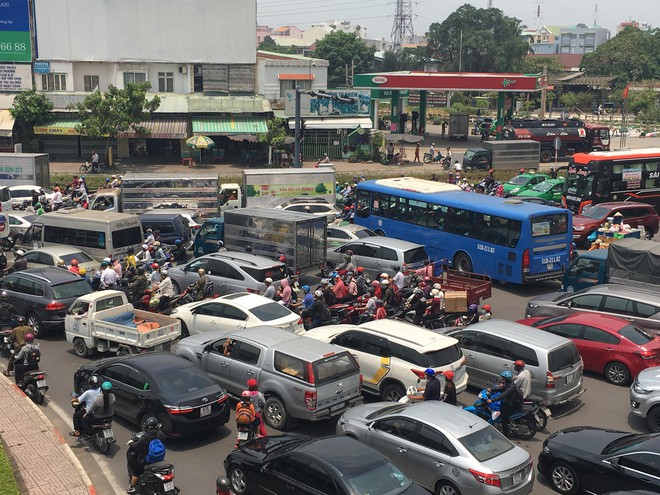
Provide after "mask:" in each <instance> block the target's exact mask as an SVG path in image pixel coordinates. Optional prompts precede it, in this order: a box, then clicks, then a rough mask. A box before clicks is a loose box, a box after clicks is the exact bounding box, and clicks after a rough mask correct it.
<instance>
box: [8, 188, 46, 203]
mask: <svg viewBox="0 0 660 495" xmlns="http://www.w3.org/2000/svg"><path fill="white" fill-rule="evenodd" d="M8 189H9V195H10V196H11V206H12V208H15V207H16V206H18V205H22V204H23V202H24V201H30V202H32V191H37V192H39V191H40V190H41V189H43V190H44V192H45V193H46V198H48V200H49V201H50V200H51V199H53V196H54V195H55V193H54V192H53V191H52V190H51V189H48V188H47V187H41V186H9V188H8Z"/></svg>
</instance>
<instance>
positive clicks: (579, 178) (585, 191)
mask: <svg viewBox="0 0 660 495" xmlns="http://www.w3.org/2000/svg"><path fill="white" fill-rule="evenodd" d="M593 187H594V176H593V175H586V176H585V175H584V173H581V171H578V172H577V173H575V172H573V173H570V172H569V174H568V175H567V176H566V182H564V193H566V194H570V195H571V196H577V197H579V198H581V199H588V198H591V192H592V191H593Z"/></svg>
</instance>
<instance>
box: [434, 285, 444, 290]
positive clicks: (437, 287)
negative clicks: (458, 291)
mask: <svg viewBox="0 0 660 495" xmlns="http://www.w3.org/2000/svg"><path fill="white" fill-rule="evenodd" d="M433 288H434V289H438V290H442V285H440V284H433Z"/></svg>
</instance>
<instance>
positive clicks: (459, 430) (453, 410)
mask: <svg viewBox="0 0 660 495" xmlns="http://www.w3.org/2000/svg"><path fill="white" fill-rule="evenodd" d="M397 416H404V417H407V418H411V419H415V420H417V421H420V422H423V423H425V424H428V425H432V426H435V427H437V428H440V429H444V430H446V431H449V432H451V434H452V435H453V436H454V437H456V438H461V437H464V436H466V435H469V434H470V433H474V432H475V431H477V430H478V429H481V428H484V427H485V426H486V424H487V423H486V422H485V421H483V420H480V419H479V418H478V417H476V416H475V415H474V414H472V413H470V412H467V411H464V410H463V409H461V408H460V407H456V406H453V405H451V404H447V403H446V402H441V401H437V400H431V401H422V402H416V403H413V404H410V405H409V406H408V407H406V408H405V409H403V410H402V411H400V412H399V413H397ZM475 425H477V426H480V428H477V429H475Z"/></svg>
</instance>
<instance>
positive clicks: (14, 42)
mask: <svg viewBox="0 0 660 495" xmlns="http://www.w3.org/2000/svg"><path fill="white" fill-rule="evenodd" d="M0 62H32V45H31V40H30V14H29V7H28V0H2V1H1V2H0Z"/></svg>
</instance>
